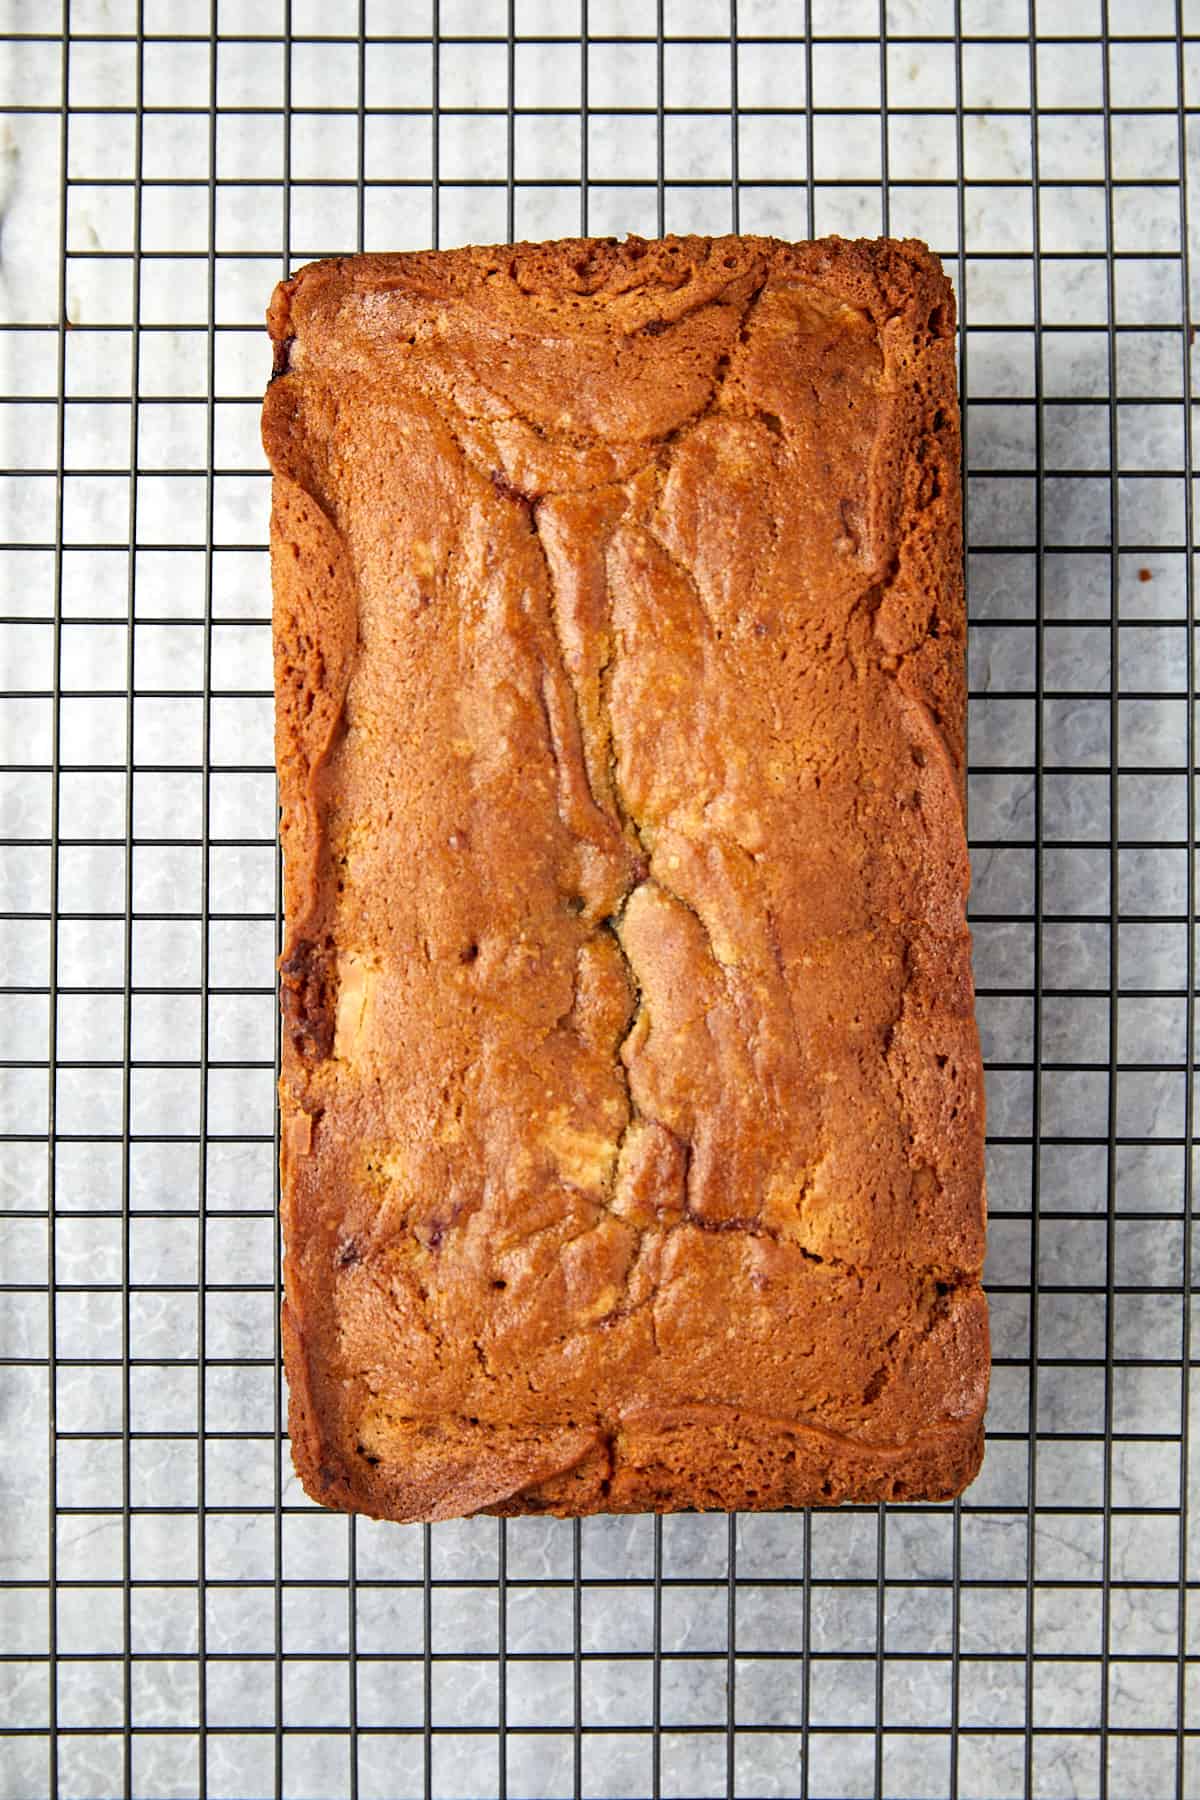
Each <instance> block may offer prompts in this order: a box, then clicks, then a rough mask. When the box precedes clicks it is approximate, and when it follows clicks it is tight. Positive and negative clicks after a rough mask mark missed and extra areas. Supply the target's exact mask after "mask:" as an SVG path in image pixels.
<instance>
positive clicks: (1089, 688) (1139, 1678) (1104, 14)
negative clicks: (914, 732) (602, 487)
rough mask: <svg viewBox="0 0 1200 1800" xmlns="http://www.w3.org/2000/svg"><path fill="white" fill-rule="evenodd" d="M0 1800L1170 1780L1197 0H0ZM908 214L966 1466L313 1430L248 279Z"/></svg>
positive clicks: (1196, 1682) (1177, 1754)
mask: <svg viewBox="0 0 1200 1800" xmlns="http://www.w3.org/2000/svg"><path fill="white" fill-rule="evenodd" d="M0 26H2V28H3V30H4V31H5V32H6V33H7V34H8V41H7V42H6V44H5V46H4V52H3V55H2V56H0V112H2V113H3V119H2V121H0V131H2V134H3V135H2V136H0V152H2V153H0V197H2V203H3V210H4V256H3V262H2V263H0V309H2V310H0V321H2V329H0V365H2V367H0V539H2V540H3V546H4V548H3V556H2V558H0V567H2V569H3V576H4V592H3V597H2V598H0V614H2V617H0V663H2V671H0V840H2V841H0V887H2V894H0V908H2V909H3V910H2V911H0V984H2V987H0V1017H2V1019H3V1022H4V1031H3V1039H2V1044H3V1052H4V1055H3V1077H2V1080H0V1132H2V1133H3V1137H4V1142H3V1153H2V1156H0V1209H2V1210H0V1282H2V1283H3V1296H2V1302H0V1421H2V1425H3V1434H4V1454H3V1456H2V1457H0V1505H2V1508H3V1520H4V1525H3V1533H2V1536H0V1577H2V1579H3V1585H2V1586H0V1733H3V1734H5V1735H3V1737H2V1738H0V1795H3V1796H7V1797H9V1800H36V1797H38V1796H43V1795H46V1794H51V1795H55V1796H63V1797H64V1800H68V1797H69V1800H90V1797H92V1796H101V1797H107V1796H113V1795H118V1794H120V1795H138V1796H142V1797H143V1800H168V1797H170V1796H185V1797H186V1796H196V1795H204V1796H208V1797H210V1800H219V1797H221V1796H240V1797H242V1800H246V1797H247V1796H250V1797H252V1800H266V1797H268V1796H272V1797H274V1796H278V1797H283V1796H287V1797H288V1800H324V1797H327V1796H328V1797H332V1800H344V1797H345V1796H353V1797H354V1800H402V1797H408V1796H416V1797H418V1800H432V1797H435V1796H436V1797H441V1800H449V1797H451V1796H470V1797H486V1796H500V1795H508V1796H513V1797H514V1800H515V1797H517V1796H524V1797H533V1796H548V1797H554V1800H558V1797H559V1796H567V1795H574V1796H585V1795H586V1796H607V1797H615V1796H626V1795H628V1796H637V1797H642V1796H648V1795H653V1796H655V1797H657V1796H660V1795H662V1796H667V1795H671V1796H692V1797H697V1800H698V1797H701V1796H720V1795H733V1794H736V1795H740V1796H755V1797H759V1796H768V1795H786V1796H811V1797H812V1800H816V1797H817V1796H835V1795H837V1796H842V1795H845V1796H852V1795H875V1796H884V1795H886V1796H889V1797H890V1800H901V1797H903V1796H908V1795H922V1796H931V1795H937V1796H943V1795H956V1796H963V1797H967V1796H977V1797H979V1800H1007V1797H1009V1796H1042V1797H1045V1800H1058V1797H1065V1796H1068V1795H1073V1796H1074V1795H1077V1796H1081V1797H1082V1796H1112V1800H1162V1797H1164V1796H1171V1795H1173V1796H1177V1797H1182V1796H1183V1795H1185V1794H1191V1795H1196V1794H1200V1745H1198V1744H1197V1739H1196V1736H1195V1735H1194V1734H1196V1733H1198V1732H1200V1594H1198V1592H1197V1580H1198V1578H1200V1533H1197V1532H1196V1531H1195V1530H1193V1531H1191V1532H1190V1533H1189V1530H1188V1515H1189V1505H1188V1501H1189V1477H1190V1485H1191V1493H1192V1495H1193V1496H1194V1495H1195V1494H1197V1493H1200V1464H1198V1463H1197V1461H1196V1460H1195V1458H1194V1457H1192V1458H1191V1459H1189V1446H1190V1445H1196V1444H1197V1443H1200V1432H1198V1431H1195V1430H1191V1431H1190V1430H1189V1427H1190V1424H1191V1417H1190V1414H1191V1409H1192V1408H1193V1407H1194V1405H1195V1395H1196V1393H1197V1384H1196V1383H1195V1382H1194V1381H1193V1380H1192V1378H1191V1369H1192V1367H1193V1361H1192V1359H1193V1358H1194V1356H1195V1353H1196V1346H1195V1345H1194V1344H1193V1342H1192V1340H1191V1334H1190V1290H1191V1272H1192V1251H1191V1231H1192V1223H1191V1221H1192V1211H1191V1194H1192V1142H1193V1127H1194V1120H1193V1099H1194V1088H1193V1081H1192V1074H1191V1068H1190V1063H1191V1053H1192V1045H1193V1037H1194V1024H1195V1018H1194V1011H1195V1009H1194V997H1193V996H1194V984H1195V967H1194V959H1193V931H1192V918H1193V913H1194V899H1195V879H1196V878H1195V869H1194V857H1193V846H1194V840H1195V833H1196V823H1195V820H1196V812H1195V806H1194V800H1195V794H1194V780H1195V761H1196V757H1195V749H1196V746H1195V734H1194V723H1193V709H1192V701H1193V693H1194V681H1193V674H1194V650H1193V643H1192V630H1193V618H1194V612H1193V604H1192V593H1193V555H1192V551H1193V530H1194V527H1193V512H1192V506H1191V504H1190V498H1191V483H1192V457H1193V451H1192V438H1191V423H1192V417H1191V383H1192V378H1193V377H1192V368H1191V361H1192V359H1191V358H1190V357H1189V344H1190V340H1191V337H1192V335H1193V334H1192V332H1191V330H1190V329H1189V327H1188V301H1189V293H1188V289H1189V282H1188V258H1189V245H1188V230H1187V226H1188V189H1187V173H1188V169H1189V166H1191V167H1192V168H1196V167H1200V163H1197V162H1196V161H1195V159H1194V153H1195V151H1196V148H1197V143H1198V141H1200V6H1197V5H1195V4H1194V0H1189V3H1188V4H1184V5H1182V6H1179V5H1176V4H1173V3H1172V0H808V9H807V12H806V10H805V6H804V4H803V0H63V4H62V9H61V17H60V16H59V7H58V5H57V3H56V0H0ZM731 226H733V227H734V228H741V229H743V230H751V231H767V232H774V233H778V234H780V235H783V236H787V237H802V236H805V235H807V234H808V233H809V232H810V231H816V232H829V231H841V232H843V233H849V234H864V233H865V234H874V233H876V232H879V231H885V232H891V233H893V234H896V235H903V234H904V233H906V232H911V233H914V234H917V235H920V236H923V237H925V238H927V239H928V240H929V241H930V242H931V243H932V244H933V245H934V247H935V248H936V249H938V250H940V251H941V252H942V254H943V255H944V256H945V257H946V259H947V263H948V267H949V268H950V270H951V271H952V273H953V274H954V276H955V279H956V285H957V288H958V292H959V296H960V302H961V313H962V323H963V331H962V336H961V353H962V378H963V393H964V398H965V408H964V412H965V419H966V424H967V434H966V436H967V465H968V476H969V481H968V542H969V549H970V607H971V643H970V651H971V669H970V685H971V754H972V765H971V777H970V800H971V826H972V833H973V848H974V858H975V888H974V895H973V902H972V911H973V916H974V926H975V932H976V946H977V972H978V979H979V988H980V999H979V1014H980V1022H981V1026H982V1029H983V1034H984V1043H985V1051H986V1055H987V1058H988V1065H989V1075H988V1081H989V1105H990V1124H991V1142H990V1160H989V1170H990V1187H991V1202H992V1235H991V1250H990V1256H989V1277H990V1288H991V1295H992V1307H993V1330H994V1347H995V1354H996V1365H995V1375H994V1382H993V1390H992V1403H991V1409H990V1414H989V1447H988V1456H987V1462H986V1465H985V1468H984V1472H983V1475H982V1477H981V1479H980V1480H979V1482H978V1483H977V1484H976V1485H975V1486H974V1487H973V1488H972V1489H971V1490H970V1492H969V1493H968V1495H967V1497H966V1498H965V1499H964V1500H963V1501H962V1502H961V1504H959V1505H956V1506H953V1507H919V1506H909V1507H903V1508H896V1509H878V1510H876V1509H850V1510H846V1511H843V1512H840V1513H837V1514H815V1515H812V1516H811V1517H806V1516H804V1515H802V1514H795V1515H779V1516H774V1517H742V1518H734V1519H728V1520H727V1519H725V1518H724V1517H691V1516H683V1517H678V1518H670V1519H667V1520H664V1521H655V1520H652V1519H649V1518H638V1519H627V1520H611V1519H610V1520H604V1519H600V1520H589V1521H587V1522H586V1523H584V1524H582V1525H579V1524H572V1523H569V1522H557V1521H542V1520H532V1521H519V1522H514V1523H511V1524H508V1525H507V1526H506V1525H505V1524H502V1523H497V1522H496V1521H492V1520H480V1521H473V1522H468V1523H465V1524H459V1525H446V1526H439V1527H437V1528H435V1529H433V1530H428V1529H426V1530H421V1529H417V1528H411V1529H410V1528H398V1527H381V1526H378V1525H375V1524H372V1523H369V1522H360V1523H356V1522H354V1521H348V1520H346V1519H343V1518H340V1517H334V1516H331V1515H327V1514H323V1513H321V1512H320V1511H318V1510H317V1509H316V1508H314V1507H312V1506H310V1505H309V1504H308V1503H307V1501H306V1500H305V1498H304V1496H303V1494H302V1493H301V1492H300V1491H299V1489H298V1488H297V1486H296V1484H295V1481H294V1478H293V1476H292V1474H291V1469H290V1462H289V1457H288V1451H287V1445H286V1441H285V1440H283V1439H282V1411H281V1393H280V1382H279V1377H278V1373H277V1370H278V1337H277V1324H276V1320H277V1314H278V1304H279V1276H278V1255H277V1241H276V1227H275V1223H274V1210H273V1182H274V1173H273V1171H274V1165H275V1151H276V1144H275V1139H274V1110H273V1079H274V1065H275V1058H276V1053H277V1024H276V1011H275V1001H274V992H273V982H272V959H273V955H274V952H275V948H276V945H277V943H278V939H279V921H278V905H279V879H278V868H277V860H276V853H275V847H274V822H275V813H274V786H273V778H272V770H271V744H270V731H271V706H270V695H269V680H270V654H269V652H270V645H269V621H268V571H267V562H266V554H265V547H264V540H265V535H266V517H267V482H266V476H265V474H264V471H263V464H262V457H261V452H260V449H259V446H258V442H257V418H258V407H259V402H260V397H261V392H262V387H263V383H264V378H265V375H266V372H267V348H266V343H265V339H264V336H263V332H262V328H261V317H262V311H263V307H264V304H265V301H266V299H267V296H268V294H269V292H270V288H271V285H272V283H273V281H274V279H275V278H276V276H277V275H278V273H279V272H280V270H281V269H285V268H287V267H289V266H295V265H296V264H297V263H299V262H302V261H304V260H306V259H307V258H309V257H312V256H316V255H320V254H324V253H327V252H331V251H344V250H347V249H353V248H355V247H356V246H357V247H364V246H365V247H366V248H406V247H420V246H424V245H426V244H428V243H431V242H433V243H441V244H443V245H451V244H456V243H460V242H464V241H471V240H474V241H488V240H492V239H505V238H510V237H514V236H523V237H532V238H538V237H545V236H554V235H562V234H573V233H575V232H578V231H580V230H583V231H585V232H592V233H600V234H603V233H609V232H614V233H623V232H625V231H629V230H633V231H640V232H642V233H645V234H648V235H653V234H656V233H658V232H660V231H662V230H664V229H666V230H672V231H690V230H699V231H723V230H726V229H729V228H730V227H731Z"/></svg>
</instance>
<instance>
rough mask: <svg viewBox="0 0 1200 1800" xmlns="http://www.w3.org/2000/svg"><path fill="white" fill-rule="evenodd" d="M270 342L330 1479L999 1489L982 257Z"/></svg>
mask: <svg viewBox="0 0 1200 1800" xmlns="http://www.w3.org/2000/svg"><path fill="white" fill-rule="evenodd" d="M268 317H269V326H270V332H271V337H272V339H273V343H274V353H275V364H274V377H273V379H272V382H271V385H270V387H269V389H268V392H267V397H266V403H265V409H264V418H263V434H264V441H265V445H266V449H267V454H268V456H269V459H270V463H271V467H272V470H273V471H274V504H273V512H272V526H271V537H272V566H273V584H274V638H275V673H276V701H277V713H276V717H277V754H278V767H279V781H280V803H281V833H282V841H283V851H284V858H285V868H286V888H285V911H286V923H287V931H286V942H285V949H284V954H283V957H282V959H281V963H280V969H281V990H282V1006H283V1017H284V1049H283V1070H282V1081H281V1086H280V1095H281V1109H282V1120H281V1134H282V1181H283V1226H284V1234H285V1241H286V1269H285V1285H286V1303H285V1307H284V1313H283V1341H284V1347H285V1354H286V1364H287V1378H288V1384H289V1391H290V1406H289V1429H290V1434H291V1439H292V1447H293V1453H294V1456H295V1461H296V1467H297V1470H298V1472H299V1475H300V1478H301V1480H302V1481H303V1484H304V1486H305V1488H306V1489H307V1491H308V1492H309V1494H310V1495H312V1497H313V1498H314V1499H316V1500H318V1501H320V1502H321V1503H322V1504H324V1505H326V1506H331V1507H337V1508H343V1509H347V1510H354V1511H359V1512H364V1513H369V1514H373V1515H375V1516H377V1517H381V1518H390V1519H398V1520H435V1519H445V1518H448V1517H453V1516H458V1515H462V1514H469V1513H474V1512H478V1511H491V1512H496V1513H501V1514H505V1513H527V1512H549V1513H556V1514H585V1513H593V1512H606V1511H607V1512H614V1511H640V1510H658V1511H664V1510H672V1509H677V1508H681V1507H717V1508H740V1507H753V1508H763V1507H778V1506H788V1505H808V1504H818V1505H819V1504H829V1503H833V1502H838V1501H845V1500H857V1501H878V1500H899V1499H905V1498H912V1499H925V1500H938V1499H945V1498H947V1497H949V1496H951V1495H953V1494H956V1493H957V1492H958V1491H959V1490H960V1489H961V1488H962V1487H963V1486H964V1485H965V1483H967V1482H968V1481H969V1480H970V1479H971V1478H972V1476H973V1475H974V1474H975V1472H976V1470H977V1468H978V1465H979V1460H980V1456H981V1452H982V1435H983V1428H982V1418H983V1409H984V1402H985V1396H986V1387H987V1373H988V1337H987V1313H986V1306H985V1302H984V1298H983V1295H982V1292H981V1289H980V1285H979V1275H980V1267H981V1260H982V1254H983V1248H984V1206H983V1154H982V1153H983V1093H982V1082H981V1067H980V1057H979V1047H978V1040H977V1035H976V1029H975V1021H974V1007H973V991H972V982H971V970H970V943H969V938H968V933H967V929H966V924H965V898H966V892H967V882H968V865H967V854H966V844H965V836H964V829H963V796H964V725H965V720H964V713H965V689H964V672H963V648H964V636H965V609H964V600H963V585H962V546H961V523H960V482H959V425H958V408H957V401H956V394H955V364H954V303H953V297H952V293H951V290H950V287H949V284H948V282H947V281H946V278H945V276H944V275H943V273H942V271H941V268H940V266H939V264H938V262H937V261H936V259H935V258H934V257H933V256H931V255H930V253H929V252H928V251H927V250H926V249H925V248H924V246H922V245H920V244H917V243H912V242H905V243H897V242H891V241H882V242H878V243H848V242H843V241H840V240H838V239H829V240H826V241H822V242H815V243H804V244H788V243H780V242H775V241H773V240H769V239H764V238H753V237H750V238H737V237H730V238H715V239H709V238H673V239H667V240H665V241H663V242H658V243H648V242H645V241H642V240H639V239H630V240H628V241H626V242H624V243H617V242H614V241H611V240H604V241H593V240H579V241H571V242H564V243H555V244H545V245H529V244H518V245H508V246H504V247H502V248H493V249H464V250H455V251H450V252H445V253H436V252H429V253H425V254H413V255H395V256H358V257H350V258H345V259H339V260H336V261H329V262H322V263H316V264H313V265H312V266H311V267H309V268H306V269H302V270H301V271H300V273H299V274H297V275H295V276H293V277H292V279H291V280H289V281H285V282H283V283H282V284H281V285H280V286H279V287H278V288H277V290H276V292H275V295H274V298H273V300H272V302H271V306H270V311H269V315H268Z"/></svg>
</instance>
